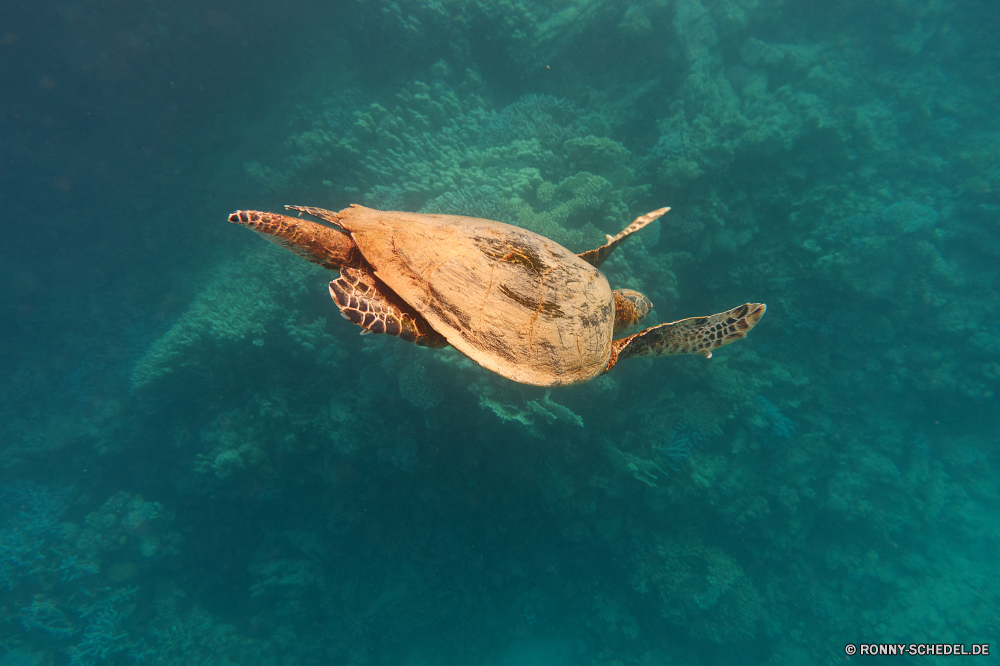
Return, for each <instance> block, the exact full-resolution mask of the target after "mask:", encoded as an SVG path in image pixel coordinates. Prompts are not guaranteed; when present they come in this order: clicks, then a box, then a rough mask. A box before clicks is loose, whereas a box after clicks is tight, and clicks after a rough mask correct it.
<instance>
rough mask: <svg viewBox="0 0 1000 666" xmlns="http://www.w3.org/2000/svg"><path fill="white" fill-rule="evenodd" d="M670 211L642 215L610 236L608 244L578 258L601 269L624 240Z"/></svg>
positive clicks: (663, 209)
mask: <svg viewBox="0 0 1000 666" xmlns="http://www.w3.org/2000/svg"><path fill="white" fill-rule="evenodd" d="M668 210H670V208H660V209H658V210H654V211H652V212H651V213H646V214H645V215H640V216H639V217H637V218H635V220H633V221H632V224H630V225H628V226H627V227H625V228H624V229H622V230H621V231H619V232H618V234H617V235H615V236H608V242H607V243H605V244H604V245H602V246H601V247H597V248H594V249H593V250H587V251H586V252H584V253H582V254H578V255H576V256H578V257H580V258H581V259H583V260H584V261H586V262H587V263H588V264H590V265H591V266H593V267H594V268H599V267H600V265H601V264H603V263H604V260H605V259H607V258H608V256H610V254H611V253H612V252H614V249H615V248H616V247H618V245H619V244H620V243H621V242H622V241H623V240H625V239H626V238H628V237H629V236H631V235H632V234H634V233H635V232H637V231H639V229H642V228H643V227H644V226H646V225H647V224H649V223H650V222H652V221H653V220H655V219H657V218H658V217H660V216H662V215H663V214H664V213H666V212H667V211H668Z"/></svg>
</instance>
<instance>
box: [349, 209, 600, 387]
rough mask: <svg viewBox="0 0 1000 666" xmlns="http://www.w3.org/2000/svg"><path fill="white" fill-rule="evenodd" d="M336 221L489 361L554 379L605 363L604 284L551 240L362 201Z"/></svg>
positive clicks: (455, 340)
mask: <svg viewBox="0 0 1000 666" xmlns="http://www.w3.org/2000/svg"><path fill="white" fill-rule="evenodd" d="M336 222H337V224H339V225H341V226H343V228H344V229H346V230H347V231H349V232H350V233H351V237H352V238H353V239H354V241H355V242H356V243H357V244H358V247H359V248H360V249H361V252H362V254H363V255H364V257H365V259H366V260H367V261H368V262H369V263H370V264H371V265H372V267H373V268H374V270H375V275H376V276H377V277H378V278H379V279H380V280H381V281H383V282H384V283H385V284H386V285H387V286H388V287H389V288H390V289H392V290H393V291H394V292H395V293H396V294H398V295H399V296H400V298H401V299H402V300H404V301H405V302H406V303H408V304H409V305H410V306H412V307H413V308H414V310H415V311H416V312H418V313H420V314H421V315H422V316H424V317H426V319H427V320H428V321H429V322H430V324H431V326H432V327H433V328H434V330H436V331H438V332H439V333H441V334H442V335H443V336H444V337H445V338H447V340H448V342H449V343H450V344H451V345H453V346H454V347H456V348H457V349H459V351H461V352H462V353H464V354H466V355H467V356H469V357H470V358H472V359H473V360H474V361H476V362H477V363H480V364H481V365H483V366H484V367H486V368H487V369H489V370H492V371H494V372H496V373H498V374H500V375H503V376H505V377H508V378H510V379H513V380H515V381H519V382H524V383H529V384H536V385H541V386H555V385H563V384H572V383H577V382H581V381H586V380H587V379H591V378H593V377H596V376H598V375H599V374H601V372H603V371H604V369H605V367H606V366H607V362H608V360H609V358H610V355H611V334H612V328H613V324H614V310H613V307H612V298H611V288H610V286H609V285H608V282H607V280H606V279H605V278H604V276H603V275H602V274H601V273H600V272H599V271H598V270H597V269H595V268H594V267H593V266H591V265H589V264H587V263H586V262H584V261H582V260H580V259H579V258H578V257H577V256H576V255H575V254H574V253H572V252H570V251H569V250H567V249H566V248H564V247H562V246H561V245H559V244H558V243H555V242H554V241H552V240H549V239H547V238H544V237H542V236H539V235H537V234H535V233H532V232H530V231H527V230H525V229H520V228H518V227H512V226H510V225H506V224H502V223H500V222H494V221H491V220H480V219H477V218H469V217H459V216H451V215H418V214H413V213H401V212H391V213H383V212H380V211H374V210H370V209H367V208H363V207H361V206H353V207H351V208H349V209H345V210H343V211H341V212H339V213H337V220H336Z"/></svg>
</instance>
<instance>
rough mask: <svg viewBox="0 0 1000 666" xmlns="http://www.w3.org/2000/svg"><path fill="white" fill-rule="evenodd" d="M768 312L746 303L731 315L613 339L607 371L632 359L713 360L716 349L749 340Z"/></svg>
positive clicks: (681, 321) (671, 325)
mask: <svg viewBox="0 0 1000 666" xmlns="http://www.w3.org/2000/svg"><path fill="white" fill-rule="evenodd" d="M765 310H767V306H766V305H764V304H763V303H745V304H743V305H741V306H739V307H738V308H733V309H732V310H729V311H728V312H720V313H719V314H714V315H711V316H709V317H691V318H689V319H681V320H680V321H675V322H671V323H669V324H660V325H659V326H653V327H652V328H647V329H646V330H645V331H640V332H639V333H636V334H635V335H630V336H629V337H627V338H622V339H620V340H612V342H611V360H610V361H609V362H608V367H607V369H606V370H605V372H607V371H608V370H610V369H611V368H613V367H614V366H615V363H617V362H618V361H620V360H623V359H626V358H630V357H632V356H673V355H676V354H701V355H702V356H704V357H705V358H712V352H713V351H714V350H716V349H718V348H719V347H722V346H724V345H728V344H729V343H731V342H736V341H737V340H739V339H740V338H743V337H746V334H747V333H748V332H749V331H750V329H751V328H753V327H754V326H756V325H757V322H758V321H760V318H761V317H763V316H764V311H765Z"/></svg>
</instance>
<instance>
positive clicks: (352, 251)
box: [229, 210, 364, 270]
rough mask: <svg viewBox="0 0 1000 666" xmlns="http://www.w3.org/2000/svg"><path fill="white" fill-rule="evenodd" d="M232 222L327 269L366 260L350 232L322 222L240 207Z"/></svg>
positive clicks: (232, 215)
mask: <svg viewBox="0 0 1000 666" xmlns="http://www.w3.org/2000/svg"><path fill="white" fill-rule="evenodd" d="M229 221H230V222H232V223H234V224H239V225H241V226H244V227H246V228H247V229H252V230H253V231H256V232H257V233H258V234H260V235H261V236H263V237H264V238H266V239H267V240H269V241H271V242H272V243H274V244H276V245H280V246H281V247H283V248H285V249H286V250H289V251H290V252H294V253H295V254H297V255H299V256H300V257H302V258H303V259H307V260H309V261H311V262H312V263H314V264H317V265H319V266H322V267H323V268H328V269H330V270H337V269H338V268H340V267H342V266H359V265H361V262H362V261H364V260H363V259H362V258H361V251H360V250H358V246H357V245H355V243H354V241H353V240H351V237H350V236H349V235H347V234H345V233H344V232H342V231H337V230H336V229H331V228H330V227H327V226H324V225H322V224H319V223H318V222H312V221H310V220H301V219H298V218H295V217H289V216H287V215H279V214H277V213H266V212H263V211H259V210H238V211H236V212H234V213H232V214H230V216H229Z"/></svg>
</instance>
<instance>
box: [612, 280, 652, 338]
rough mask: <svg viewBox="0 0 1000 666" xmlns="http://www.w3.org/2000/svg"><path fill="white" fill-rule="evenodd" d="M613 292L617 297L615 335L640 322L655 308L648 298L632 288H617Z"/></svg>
mask: <svg viewBox="0 0 1000 666" xmlns="http://www.w3.org/2000/svg"><path fill="white" fill-rule="evenodd" d="M611 293H612V295H613V296H614V298H615V331H614V334H615V335H618V334H619V333H623V332H625V331H626V330H628V329H629V328H631V327H633V326H635V325H636V324H638V323H639V322H640V321H642V320H643V319H644V318H645V317H646V315H648V314H649V311H650V310H652V309H653V304H652V303H651V302H650V301H649V299H648V298H646V297H645V296H643V295H642V294H640V293H639V292H637V291H634V290H632V289H615V290H614V291H613V292H611Z"/></svg>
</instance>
